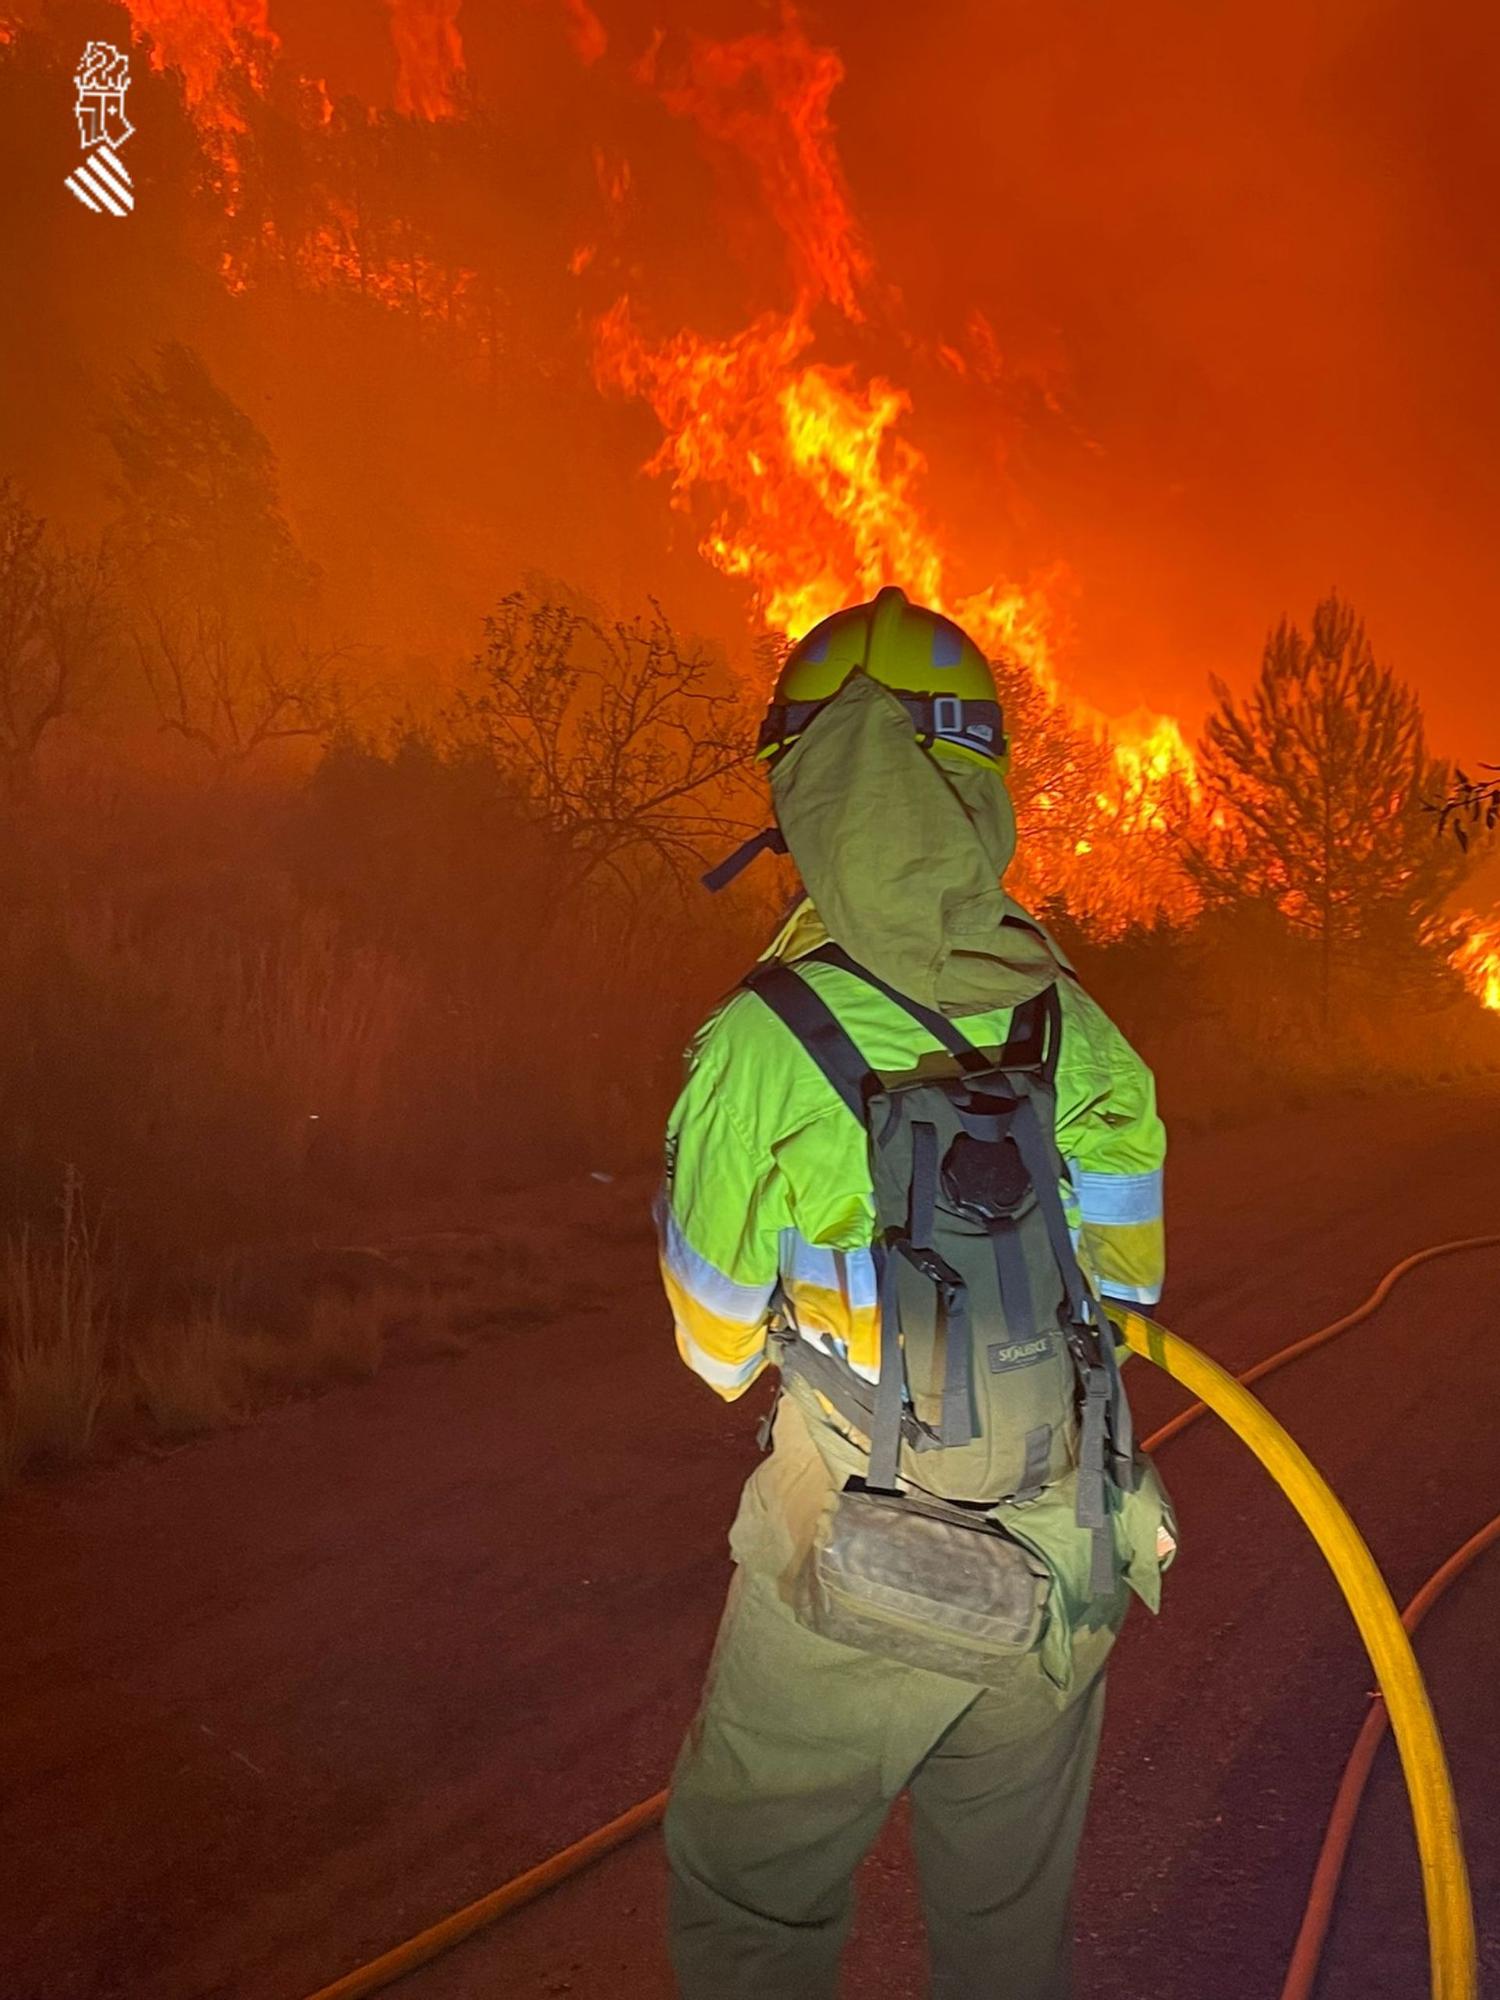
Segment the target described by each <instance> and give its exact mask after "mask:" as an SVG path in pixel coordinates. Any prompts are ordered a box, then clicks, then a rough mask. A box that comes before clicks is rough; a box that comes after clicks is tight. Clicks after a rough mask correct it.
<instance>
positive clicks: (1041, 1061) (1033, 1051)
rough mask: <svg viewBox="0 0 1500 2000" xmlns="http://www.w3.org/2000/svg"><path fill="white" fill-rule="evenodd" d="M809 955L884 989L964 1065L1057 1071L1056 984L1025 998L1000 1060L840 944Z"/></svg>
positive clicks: (1059, 1017) (1058, 1015) (1058, 1021)
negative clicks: (888, 983) (877, 973)
mask: <svg viewBox="0 0 1500 2000" xmlns="http://www.w3.org/2000/svg"><path fill="white" fill-rule="evenodd" d="M1005 921H1006V922H1007V923H1009V922H1010V921H1011V919H1010V918H1009V917H1007V918H1006V919H1005ZM807 956H808V957H809V958H817V959H821V960H822V961H823V963H824V964H825V965H836V966H837V967H838V968H839V970H840V971H841V972H852V973H853V975H854V977H855V978H856V979H862V980H864V982H865V984H866V985H867V986H873V987H874V988H875V991H876V992H877V993H883V994H884V995H885V997H886V999H887V1000H890V1001H892V1002H894V1004H895V1005H896V1006H898V1007H900V1008H901V1009H902V1010H903V1011H904V1012H905V1013H907V1014H910V1016H911V1018H912V1019H913V1020H914V1021H916V1022H917V1023H918V1024H919V1025H920V1026H921V1027H924V1028H925V1029H926V1030H927V1032H928V1034H930V1035H932V1036H934V1037H935V1038H936V1039H937V1040H938V1041H939V1042H941V1043H942V1045H943V1047H944V1048H945V1049H947V1051H948V1053H949V1054H950V1055H952V1056H954V1057H956V1058H957V1061H958V1064H959V1067H960V1068H961V1069H965V1070H971V1071H980V1070H992V1069H1039V1070H1040V1071H1041V1072H1042V1075H1043V1077H1044V1078H1045V1079H1046V1081H1047V1082H1048V1083H1051V1082H1052V1081H1053V1080H1054V1078H1055V1077H1056V1075H1057V1060H1058V1056H1059V1054H1060V1053H1061V1050H1062V1003H1061V1001H1060V1000H1059V998H1058V992H1057V987H1056V985H1055V984H1053V985H1051V986H1045V987H1043V989H1042V991H1041V992H1040V993H1035V994H1033V995H1032V997H1031V999H1029V1000H1023V1001H1022V1002H1021V1004H1020V1006H1019V1007H1017V1008H1016V1009H1015V1011H1014V1013H1013V1014H1012V1016H1011V1023H1010V1034H1009V1036H1008V1037H1007V1039H1006V1043H1005V1047H1004V1049H1003V1051H1002V1052H1001V1054H1000V1057H999V1059H998V1060H996V1059H995V1058H994V1057H991V1056H987V1055H984V1054H983V1053H982V1052H981V1051H980V1050H978V1049H976V1048H975V1046H974V1044H973V1043H972V1042H971V1041H970V1040H969V1039H968V1037H967V1036H966V1035H964V1034H962V1033H961V1032H960V1031H959V1029H958V1028H956V1027H955V1026H954V1024H953V1023H952V1021H950V1020H949V1019H948V1017H947V1015H946V1014H939V1013H938V1012H937V1011H936V1010H935V1009H934V1008H931V1007H924V1006H923V1005H922V1003H921V1001H920V1000H913V999H911V998H910V997H909V996H908V995H907V994H905V993H902V992H899V991H898V990H897V988H896V987H894V986H888V985H887V984H886V982H885V980H883V979H881V978H879V977H878V976H877V975H876V974H875V973H873V972H871V971H870V970H869V968H868V967H867V966H863V965H861V964H860V963H859V961H858V960H857V959H854V958H851V957H850V956H849V954H848V952H847V951H845V949H844V947H843V946H842V945H841V944H833V943H829V944H824V945H819V946H818V948H817V950H816V951H810V952H809V953H808V954H807Z"/></svg>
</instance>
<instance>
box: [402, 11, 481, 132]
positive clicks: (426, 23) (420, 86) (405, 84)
mask: <svg viewBox="0 0 1500 2000" xmlns="http://www.w3.org/2000/svg"><path fill="white" fill-rule="evenodd" d="M461 4H462V0H386V5H387V6H388V7H389V9H390V14H391V42H392V44H393V46H394V48H395V51H396V109H397V110H398V111H399V112H401V113H402V115H403V116H404V117H407V118H451V117H452V116H453V114H454V111H455V110H456V108H457V106H456V102H455V91H456V86H457V84H458V82H459V79H460V78H461V77H462V75H463V73H464V45H463V42H462V40H461V38H460V36H459V32H458V10H459V7H460V5H461Z"/></svg>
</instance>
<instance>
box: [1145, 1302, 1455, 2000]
mask: <svg viewBox="0 0 1500 2000" xmlns="http://www.w3.org/2000/svg"><path fill="white" fill-rule="evenodd" d="M1120 1325H1121V1330H1122V1332H1123V1333H1124V1336H1125V1339H1126V1340H1127V1342H1128V1343H1129V1345H1130V1347H1131V1349H1132V1351H1133V1352H1134V1353H1136V1354H1144V1355H1145V1356H1146V1358H1147V1359H1148V1360H1150V1361H1154V1362H1155V1363H1156V1365H1157V1367H1158V1368H1164V1369H1165V1370H1166V1372H1167V1373H1168V1374H1169V1375H1170V1376H1171V1377H1172V1379H1173V1381H1175V1382H1180V1383H1181V1384H1182V1385H1183V1387H1184V1388H1185V1389H1191V1390H1192V1391H1193V1393H1194V1395H1196V1396H1198V1397H1199V1398H1200V1399H1201V1400H1202V1401H1203V1402H1204V1403H1206V1404H1207V1405H1208V1407H1209V1409H1211V1410H1212V1411H1213V1412H1214V1414H1215V1415H1216V1416H1220V1417H1222V1418H1223V1419H1224V1421H1225V1423H1227V1424H1228V1425H1229V1427H1230V1429H1231V1430H1233V1431H1234V1433H1235V1434H1236V1436H1237V1437H1239V1438H1240V1439H1242V1440H1243V1442H1244V1443H1245V1444H1247V1445H1248V1446H1249V1447H1250V1449H1251V1451H1253V1452H1254V1453H1255V1456H1256V1457H1257V1458H1258V1459H1259V1460H1260V1462H1261V1464H1262V1465H1263V1466H1264V1467H1265V1468H1266V1470H1267V1472H1269V1473H1270V1475H1271V1477H1272V1478H1273V1479H1274V1480H1275V1481H1276V1484H1277V1485H1278V1486H1279V1487H1280V1488H1281V1490H1282V1492H1283V1493H1285V1494H1286V1496H1287V1498H1288V1499H1289V1500H1290V1501H1291V1503H1292V1505H1293V1506H1294V1507H1295V1508H1296V1510H1297V1512H1298V1513H1299V1514H1300V1515H1301V1516H1302V1519H1303V1520H1304V1521H1305V1522H1306V1524H1307V1527H1308V1530H1309V1532H1310V1533H1311V1535H1312V1537H1313V1540H1314V1541H1315V1542H1316V1543H1317V1545H1318V1547H1319V1548H1320V1549H1321V1550H1322V1552H1323V1555H1324V1557H1325V1558H1326V1560H1327V1562H1328V1566H1329V1568H1330V1569H1331V1570H1332V1571H1333V1574H1334V1577H1335V1579H1336V1581H1337V1583H1338V1586H1339V1588H1340V1590H1342V1591H1343V1593H1344V1597H1345V1599H1346V1600H1347V1602H1348V1605H1349V1609H1350V1611H1352V1612H1353V1614H1354V1622H1355V1624H1356V1625H1357V1626H1358V1627H1359V1635H1360V1637H1361V1638H1362V1639H1363V1640H1364V1642H1365V1650H1366V1651H1367V1652H1368V1653H1369V1655H1370V1662H1371V1664H1372V1665H1373V1667H1374V1669H1375V1678H1376V1679H1377V1680H1378V1681H1379V1683H1380V1690H1381V1693H1382V1694H1383V1695H1384V1697H1385V1705H1386V1709H1387V1711H1388V1712H1389V1714H1390V1719H1391V1728H1392V1730H1393V1732H1394V1734H1395V1738H1396V1748H1397V1750H1398V1751H1399V1752H1400V1755H1401V1768H1402V1770H1403V1771H1404V1772H1405V1774H1406V1789H1407V1792H1408V1793H1409V1794H1410V1797H1411V1814H1412V1820H1413V1822H1414V1824H1415V1827H1416V1834H1417V1852H1418V1854H1419V1856H1420V1858H1421V1864H1422V1895H1423V1899H1424V1901H1425V1903H1426V1905H1427V1944H1428V1957H1429V1961H1430V1964H1431V1968H1432V2000H1476V1995H1477V1994H1478V1991H1479V1988H1478V1984H1477V1980H1478V1967H1477V1954H1476V1948H1475V1942H1474V1911H1473V1906H1472V1905H1471V1903H1470V1901H1469V1871H1468V1867H1467V1865H1466V1864H1465V1861H1464V1850H1463V1844H1462V1842H1461V1841H1460V1839H1459V1831H1458V1805H1457V1802H1456V1801H1455V1799H1454V1797H1453V1784H1452V1780H1451V1779H1450V1778H1449V1776H1448V1760H1447V1758H1446V1757H1445V1756H1444V1755H1443V1744H1442V1739H1441V1737H1440V1736H1439V1735H1438V1731H1437V1723H1436V1721H1435V1720H1434V1718H1433V1713H1432V1704H1431V1702H1430V1701H1429V1700H1428V1698H1427V1687H1426V1683H1425V1682H1424V1681H1423V1679H1422V1674H1421V1670H1420V1668H1419V1667H1418V1666H1417V1661H1416V1656H1415V1654H1414V1653H1413V1652H1412V1649H1411V1641H1410V1639H1408V1637H1407V1636H1406V1633H1405V1631H1404V1629H1403V1628H1402V1624H1401V1620H1400V1618H1399V1617H1398V1616H1397V1612H1396V1607H1395V1605H1394V1604H1393V1603H1392V1602H1391V1593H1390V1592H1389V1591H1388V1590H1387V1589H1386V1587H1385V1579H1384V1578H1383V1577H1382V1576H1381V1574H1380V1571H1379V1570H1378V1569H1377V1568H1376V1567H1375V1559H1374V1557H1373V1556H1372V1555H1371V1554H1370V1551H1369V1550H1368V1549H1367V1548H1366V1547H1365V1544H1364V1538H1363V1537H1362V1536H1361V1534H1360V1532H1359V1530H1358V1529H1357V1528H1356V1527H1355V1525H1354V1523H1353V1522H1352V1521H1351V1520H1350V1518H1349V1516H1348V1514H1347V1513H1346V1512H1345V1510H1344V1508H1343V1506H1342V1504H1341V1503H1340V1501H1339V1500H1338V1498H1337V1496H1336V1495H1335V1494H1334V1492H1333V1490H1332V1489H1331V1487H1330V1486H1329V1485H1328V1483H1327V1481H1326V1480H1325V1479H1324V1478H1323V1476H1322V1474H1321V1473H1320V1472H1319V1471H1318V1470H1317V1468H1316V1467H1315V1466H1314V1465H1313V1463H1312V1461H1311V1460H1310V1459H1309V1458H1308V1457H1307V1455H1306V1453H1305V1452H1304V1451H1303V1450H1302V1448H1301V1446H1300V1445H1298V1444H1297V1443H1296V1442H1295V1441H1294V1440H1293V1439H1292V1438H1291V1437H1290V1436H1289V1435H1288V1434H1287V1432H1286V1431H1284V1430H1283V1429H1282V1427H1281V1425H1280V1424H1279V1423H1277V1421H1276V1419H1275V1418H1274V1417H1273V1416H1272V1415H1271V1413H1270V1411H1269V1410H1267V1409H1266V1407H1265V1406H1264V1404H1262V1403H1260V1402H1258V1401H1257V1400H1256V1398H1255V1397H1254V1396H1252V1395H1251V1394H1250V1391H1249V1390H1248V1389H1247V1388H1245V1387H1244V1385H1243V1384H1242V1383H1239V1382H1237V1381H1236V1380H1235V1379H1234V1377H1233V1376H1232V1375H1231V1374H1229V1373H1228V1372H1227V1370H1225V1369H1223V1368H1221V1367H1220V1366H1219V1364H1218V1362H1217V1361H1210V1360H1209V1358H1208V1356H1207V1355H1206V1354H1200V1353H1199V1352H1198V1350H1197V1348H1195V1347H1189V1345H1188V1343H1187V1342H1186V1341H1185V1340H1182V1339H1180V1338H1179V1337H1178V1335H1176V1334H1175V1333H1169V1332H1168V1331H1167V1329H1166V1327H1164V1326H1158V1325H1157V1323H1156V1321H1155V1320H1150V1319H1147V1318H1146V1317H1145V1315H1144V1314H1142V1313H1127V1314H1125V1315H1124V1317H1123V1319H1122V1320H1121V1322H1120Z"/></svg>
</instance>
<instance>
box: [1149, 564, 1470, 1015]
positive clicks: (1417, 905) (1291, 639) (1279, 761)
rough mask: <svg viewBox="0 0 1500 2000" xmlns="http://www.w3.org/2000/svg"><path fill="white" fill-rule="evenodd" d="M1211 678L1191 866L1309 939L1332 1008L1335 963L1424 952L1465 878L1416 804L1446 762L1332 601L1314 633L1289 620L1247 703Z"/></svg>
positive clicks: (1218, 893) (1417, 712) (1207, 889)
mask: <svg viewBox="0 0 1500 2000" xmlns="http://www.w3.org/2000/svg"><path fill="white" fill-rule="evenodd" d="M1213 686H1214V693H1215V695H1216V696H1217V698H1218V707H1217V709H1216V710H1215V711H1214V713H1213V714H1212V715H1211V716H1210V717H1209V720H1208V723H1207V726H1206V728H1205V730H1204V735H1203V740H1202V743H1201V745H1200V747H1199V771H1200V774H1201V777H1202V782H1203V785H1204V788H1205V794H1206V799H1205V804H1206V806H1207V809H1208V810H1207V813H1206V816H1205V818H1204V819H1203V821H1202V822H1201V824H1200V826H1199V828H1198V830H1197V831H1196V832H1195V834H1194V835H1193V836H1192V838H1191V839H1190V840H1189V842H1188V844H1187V848H1186V852H1185V859H1186V862H1187V865H1188V868H1189V870H1190V872H1191V874H1192V875H1193V877H1194V879H1195V880H1196V881H1197V883H1198V884H1199V886H1200V887H1201V889H1202V891H1203V893H1204V896H1205V899H1206V900H1207V902H1208V903H1209V904H1210V905H1211V906H1214V905H1217V906H1219V907H1223V906H1225V905H1228V904H1234V903H1240V902H1246V901H1248V902H1262V903H1265V904H1268V905H1270V906H1271V907H1273V908H1275V909H1276V910H1277V911H1278V912H1279V914H1280V916H1281V918H1282V920H1283V922H1284V923H1285V924H1286V925H1287V926H1289V927H1290V929H1291V931H1292V932H1293V933H1294V934H1296V935H1300V936H1301V937H1303V938H1306V939H1308V940H1310V941H1311V942H1312V943H1313V944H1314V945H1315V947H1316V949H1317V954H1318V966H1319V974H1318V988H1319V996H1320V1000H1321V1003H1322V1007H1323V1010H1324V1014H1325V1017H1326V1014H1327V1010H1328V1006H1329V1000H1330V995H1331V991H1332V986H1333V980H1334V974H1335V970H1336V968H1338V967H1339V966H1340V965H1341V964H1345V963H1348V962H1350V961H1351V960H1353V959H1355V958H1357V957H1358V956H1360V955H1361V953H1362V952H1367V951H1368V950H1369V949H1370V948H1372V947H1377V948H1378V947H1384V948H1385V949H1386V950H1387V951H1388V952H1392V953H1395V952H1411V951H1415V950H1416V948H1417V946H1418V943H1419V940H1420V937H1421V934H1422V931H1423V927H1424V924H1425V923H1426V922H1427V921H1428V920H1429V919H1430V918H1431V917H1432V916H1433V914H1434V913H1435V911H1436V909H1437V907H1438V905H1439V904H1440V902H1441V901H1442V899H1443V897H1444V896H1445V895H1446V894H1447V892H1448V891H1449V890H1450V889H1451V887H1452V886H1453V884H1454V882H1455V880H1456V879H1457V875H1458V873H1459V868H1458V866H1457V865H1456V864H1455V862H1454V860H1453V858H1452V856H1451V855H1445V854H1444V853H1443V852H1442V851H1440V850H1439V849H1438V848H1437V847H1436V845H1435V843H1434V842H1433V840H1432V838H1431V832H1430V828H1429V826H1428V823H1427V821H1426V819H1425V817H1424V812H1423V798H1424V795H1426V794H1430V793H1431V792H1432V791H1433V790H1434V789H1437V790H1441V789H1442V788H1443V787H1444V786H1445V784H1446V778H1447V772H1446V767H1444V766H1443V765H1441V764H1439V763H1436V762H1434V761H1433V760H1431V759H1429V757H1428V755H1427V750H1426V744H1425V740H1424V736H1423V727H1422V710H1421V705H1420V703H1419V702H1418V701H1417V698H1416V696H1415V695H1413V694H1412V692H1411V690H1410V689H1409V688H1408V687H1406V686H1405V684H1404V683H1403V682H1401V681H1399V680H1397V679H1396V678H1395V676H1394V675H1393V674H1392V673H1391V672H1390V671H1389V669H1387V668H1385V667H1382V666H1380V665H1378V664H1377V662H1376V659H1375V656H1374V653H1373V651H1372V649H1371V646H1370V642H1369V639H1368V638H1367V636H1366V633H1365V628H1364V626H1363V624H1362V623H1361V622H1360V620H1359V619H1358V618H1357V617H1356V615H1355V613H1354V611H1353V610H1352V609H1351V608H1350V607H1349V606H1348V605H1346V604H1344V603H1343V602H1342V601H1341V600H1340V599H1339V598H1338V597H1337V596H1336V595H1333V596H1329V597H1326V598H1324V599H1323V601H1322V602H1321V603H1320V604H1319V605H1318V606H1317V608H1316V610H1315V611H1314V613H1313V620H1312V630H1311V634H1310V635H1304V634H1303V633H1302V632H1301V631H1300V630H1299V629H1298V627H1297V626H1295V625H1293V624H1292V623H1291V622H1290V621H1289V620H1288V619H1285V618H1283V619H1282V621H1281V623H1280V624H1279V625H1278V626H1277V627H1276V629H1275V631H1274V632H1272V634H1271V635H1270V637H1269V639H1268V640H1267V642H1266V647H1265V652H1264V654H1263V657H1262V661H1261V670H1260V675H1259V678H1258V679H1257V681H1256V683H1255V686H1254V688H1253V689H1252V690H1251V693H1250V695H1249V698H1248V699H1247V700H1246V701H1245V702H1244V703H1243V704H1241V703H1238V702H1236V701H1235V699H1234V697H1233V696H1232V695H1231V694H1230V692H1229V690H1228V688H1226V687H1225V685H1224V684H1223V682H1222V681H1219V680H1217V679H1216V680H1215V681H1214V683H1213ZM1388 962H1389V961H1388Z"/></svg>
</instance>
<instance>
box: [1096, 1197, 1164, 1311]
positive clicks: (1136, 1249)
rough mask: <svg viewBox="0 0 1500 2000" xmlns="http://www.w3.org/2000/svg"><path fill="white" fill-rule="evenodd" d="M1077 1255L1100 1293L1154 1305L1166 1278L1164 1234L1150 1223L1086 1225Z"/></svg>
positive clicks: (1157, 1223) (1160, 1228)
mask: <svg viewBox="0 0 1500 2000" xmlns="http://www.w3.org/2000/svg"><path fill="white" fill-rule="evenodd" d="M1078 1247H1079V1256H1080V1259H1081V1261H1082V1262H1083V1263H1084V1264H1085V1266H1086V1267H1087V1269H1088V1270H1089V1272H1090V1273H1091V1275H1092V1276H1093V1278H1094V1280H1095V1282H1096V1283H1097V1285H1098V1287H1099V1289H1100V1291H1101V1292H1105V1293H1107V1294H1108V1295H1109V1296H1110V1297H1111V1298H1117V1299H1128V1300H1130V1301H1131V1303H1132V1304H1135V1305H1153V1304H1154V1303H1155V1302H1156V1300H1157V1299H1159V1298H1160V1297H1161V1288H1162V1284H1163V1281H1164V1279H1165V1276H1166V1262H1167V1257H1166V1232H1165V1231H1164V1229H1163V1227H1162V1223H1161V1219H1160V1217H1159V1216H1158V1217H1157V1218H1156V1219H1155V1220H1154V1221H1151V1222H1120V1223H1113V1224H1109V1223H1100V1222H1087V1221H1086V1222H1085V1223H1084V1225H1083V1234H1082V1237H1081V1239H1080V1242H1079V1246H1078Z"/></svg>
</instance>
